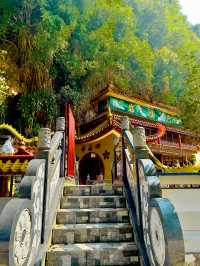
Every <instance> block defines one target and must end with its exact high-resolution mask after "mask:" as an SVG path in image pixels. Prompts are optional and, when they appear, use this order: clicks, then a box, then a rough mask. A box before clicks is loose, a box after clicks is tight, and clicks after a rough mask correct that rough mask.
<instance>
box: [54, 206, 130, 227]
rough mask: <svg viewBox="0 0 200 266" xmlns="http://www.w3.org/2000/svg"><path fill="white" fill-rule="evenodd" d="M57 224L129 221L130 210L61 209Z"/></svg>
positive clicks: (58, 213)
mask: <svg viewBox="0 0 200 266" xmlns="http://www.w3.org/2000/svg"><path fill="white" fill-rule="evenodd" d="M56 222H57V224H85V223H128V222H129V215H128V210H127V209H125V208H115V209H113V208H105V209H104V208H100V209H96V208H91V209H60V210H58V212H57V217H56Z"/></svg>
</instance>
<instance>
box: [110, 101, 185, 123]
mask: <svg viewBox="0 0 200 266" xmlns="http://www.w3.org/2000/svg"><path fill="white" fill-rule="evenodd" d="M109 106H110V108H111V110H116V111H119V112H123V113H127V114H130V115H134V116H136V117H142V118H145V119H148V120H153V121H155V122H161V123H163V124H167V125H175V126H181V125H182V121H181V119H179V118H177V117H175V116H171V115H169V114H167V113H164V112H162V111H161V110H160V109H159V108H152V109H151V108H148V107H145V106H141V105H138V104H134V103H129V102H127V101H123V100H120V99H117V98H113V97H109Z"/></svg>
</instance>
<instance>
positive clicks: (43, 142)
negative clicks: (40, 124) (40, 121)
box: [38, 128, 51, 151]
mask: <svg viewBox="0 0 200 266" xmlns="http://www.w3.org/2000/svg"><path fill="white" fill-rule="evenodd" d="M50 143H51V130H50V129H49V128H41V129H40V130H39V135H38V150H39V151H44V150H49V149H50Z"/></svg>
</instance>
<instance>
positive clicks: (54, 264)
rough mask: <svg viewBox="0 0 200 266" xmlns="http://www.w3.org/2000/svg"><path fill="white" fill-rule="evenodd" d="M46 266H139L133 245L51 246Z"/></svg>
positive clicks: (136, 252)
mask: <svg viewBox="0 0 200 266" xmlns="http://www.w3.org/2000/svg"><path fill="white" fill-rule="evenodd" d="M46 265H48V266H63V265H77V266H86V265H87V266H93V265H94V266H96V265H102V266H104V265H106V266H110V265H139V262H138V251H137V248H136V245H135V244H134V243H100V244H97V243H90V244H88V243H87V244H71V245H53V246H52V247H51V248H50V249H49V251H48V253H47V264H46Z"/></svg>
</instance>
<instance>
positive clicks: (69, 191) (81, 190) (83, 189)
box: [63, 184, 123, 196]
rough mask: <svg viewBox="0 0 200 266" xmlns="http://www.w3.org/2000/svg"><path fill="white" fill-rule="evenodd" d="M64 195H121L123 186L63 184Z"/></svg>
mask: <svg viewBox="0 0 200 266" xmlns="http://www.w3.org/2000/svg"><path fill="white" fill-rule="evenodd" d="M63 195H64V196H92V195H93V196H99V195H107V196H110V195H123V187H122V186H118V185H116V186H115V185H110V184H103V185H95V186H94V185H93V186H92V185H91V186H89V185H86V186H65V187H64V190H63Z"/></svg>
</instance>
